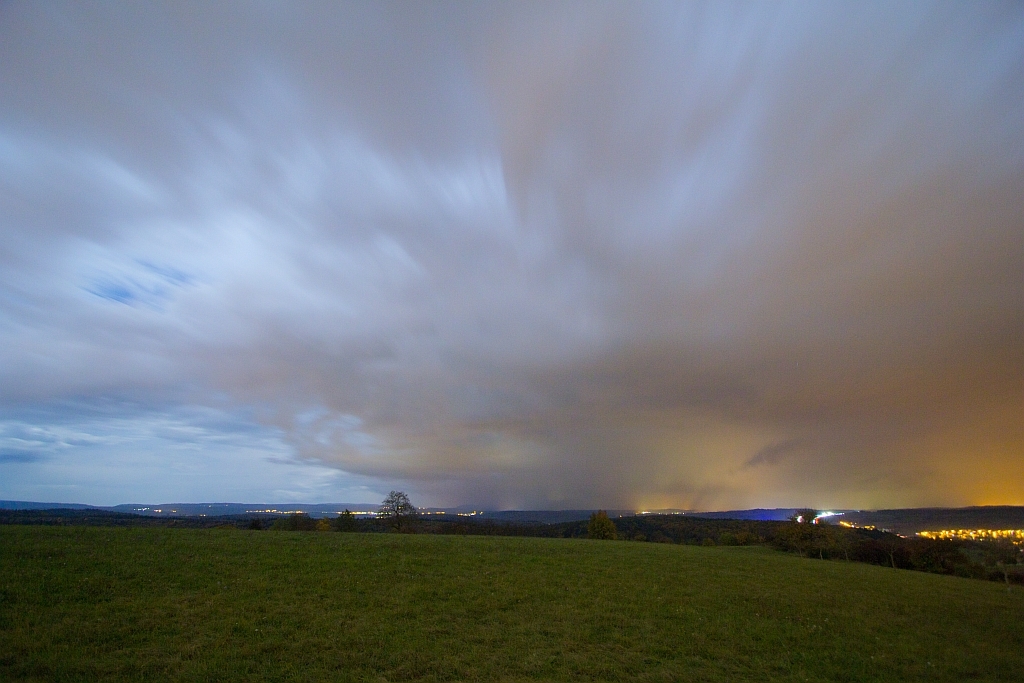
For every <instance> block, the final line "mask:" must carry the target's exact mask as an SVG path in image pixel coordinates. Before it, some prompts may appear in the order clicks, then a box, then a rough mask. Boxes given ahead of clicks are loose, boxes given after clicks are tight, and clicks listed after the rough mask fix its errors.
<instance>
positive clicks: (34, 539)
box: [0, 526, 1024, 681]
mask: <svg viewBox="0 0 1024 683" xmlns="http://www.w3.org/2000/svg"><path fill="white" fill-rule="evenodd" d="M1022 623H1024V591H1021V590H1020V589H1019V588H1014V589H1013V590H1011V591H1009V592H1008V591H1007V589H1006V588H1005V587H1004V586H1000V585H998V584H993V583H987V582H982V581H971V580H967V579H957V578H952V577H945V576H935V575H929V574H922V573H916V572H906V571H895V570H891V569H885V568H881V567H874V566H868V565H861V564H848V563H840V562H821V561H815V560H807V559H803V558H799V557H793V556H788V555H784V554H780V553H774V552H771V551H767V550H764V549H761V548H699V547H689V546H672V545H661V544H654V543H626V542H600V541H582V540H561V539H536V538H481V537H453V536H403V535H380V534H338V533H301V532H299V533H294V532H241V531H215V530H184V529H112V528H81V527H62V528H44V527H15V526H7V527H0V680H5V681H6V680H47V681H50V680H97V679H103V680H140V679H143V678H145V679H151V680H152V679H157V680H170V679H173V680H202V681H207V680H223V681H231V680H237V681H250V680H256V679H263V680H280V681H285V680H296V681H311V680H408V679H414V680H463V679H469V680H519V679H533V680H538V679H539V680H549V679H550V680H570V679H571V680H625V679H633V680H652V681H661V680H666V681H668V680H689V681H718V680H721V681H736V680H758V681H760V680H780V681H790V680H792V681H804V680H814V681H820V680H834V681H860V680H950V681H952V680H971V679H978V680H1006V681H1011V680H1015V681H1019V680H1021V678H1022V676H1024V628H1022Z"/></svg>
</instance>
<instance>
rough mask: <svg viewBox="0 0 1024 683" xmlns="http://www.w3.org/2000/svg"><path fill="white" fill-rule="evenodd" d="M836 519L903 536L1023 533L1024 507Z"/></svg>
mask: <svg viewBox="0 0 1024 683" xmlns="http://www.w3.org/2000/svg"><path fill="white" fill-rule="evenodd" d="M839 519H842V520H844V521H847V522H852V523H854V524H857V525H860V526H867V525H871V526H875V527H878V528H879V529H891V530H892V531H895V532H897V533H900V534H903V535H905V536H909V535H911V534H915V533H917V532H918V531H938V530H940V529H1024V506H1014V505H988V506H979V507H966V508H910V509H905V510H870V511H868V510H865V511H854V512H847V513H846V514H844V515H843V516H842V517H840V518H839Z"/></svg>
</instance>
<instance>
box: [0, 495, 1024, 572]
mask: <svg viewBox="0 0 1024 683" xmlns="http://www.w3.org/2000/svg"><path fill="white" fill-rule="evenodd" d="M593 521H594V520H593V519H592V520H590V521H588V520H580V521H573V522H560V523H557V524H543V523H539V522H502V521H495V520H488V519H483V520H480V519H475V518H473V517H461V516H450V517H447V516H446V517H442V516H440V515H438V516H434V515H431V516H414V515H410V516H408V517H407V518H405V521H404V522H403V523H402V524H401V525H400V526H397V525H395V524H394V521H393V520H391V519H386V518H381V519H375V518H369V519H367V518H360V517H358V516H356V515H353V514H351V513H348V514H342V515H339V516H337V517H335V518H333V519H329V518H321V519H315V518H312V517H309V516H308V515H305V514H289V515H229V516H222V517H174V518H158V517H146V516H142V515H132V514H125V513H117V512H107V511H95V510H67V509H59V510H0V524H43V525H87V526H125V527H179V528H222V529H246V530H271V531H342V532H357V533H407V534H456V535H467V536H531V537H543V538H588V537H593V535H594V534H593V528H592V523H593ZM610 522H611V523H612V524H614V527H615V534H614V537H616V538H618V539H620V542H621V541H631V542H649V543H676V544H687V545H703V546H752V545H760V546H767V547H771V548H774V549H776V550H780V551H785V552H791V553H797V554H800V555H804V556H807V557H812V558H816V559H822V560H842V561H850V562H866V563H869V564H876V565H881V566H885V567H893V568H896V569H912V570H917V571H924V572H931V573H937V574H948V575H953V576H962V577H969V578H976V579H988V580H992V581H1000V582H1005V583H1007V584H1011V583H1016V584H1022V585H1024V549H1021V548H1020V547H1017V546H1014V545H1012V544H1011V543H1009V542H1002V541H967V540H937V539H928V538H920V537H910V538H905V537H902V536H899V535H897V534H894V533H889V532H885V531H880V530H874V529H862V528H848V527H841V526H831V525H828V524H802V523H797V522H776V521H755V520H732V519H707V518H700V517H692V516H689V515H640V516H635V517H619V518H617V519H611V520H610ZM609 531H610V530H609ZM601 537H602V538H609V537H611V534H610V533H608V532H604V533H603V534H602V535H601Z"/></svg>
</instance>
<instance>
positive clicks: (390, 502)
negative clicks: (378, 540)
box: [377, 491, 416, 529]
mask: <svg viewBox="0 0 1024 683" xmlns="http://www.w3.org/2000/svg"><path fill="white" fill-rule="evenodd" d="M377 516H378V517H381V518H382V519H385V520H387V522H388V523H389V524H390V525H391V526H392V527H394V528H395V529H399V528H401V526H402V523H403V522H405V521H406V520H408V519H409V518H411V517H415V516H416V506H415V505H413V504H412V502H411V501H410V500H409V496H408V495H407V494H406V493H405V491H392V492H391V493H389V494H388V495H387V497H386V498H385V499H384V501H383V502H382V503H381V504H380V508H379V509H378V510H377Z"/></svg>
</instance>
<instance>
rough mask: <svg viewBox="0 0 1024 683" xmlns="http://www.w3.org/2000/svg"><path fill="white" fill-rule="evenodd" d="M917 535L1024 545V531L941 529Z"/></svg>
mask: <svg viewBox="0 0 1024 683" xmlns="http://www.w3.org/2000/svg"><path fill="white" fill-rule="evenodd" d="M917 535H918V536H920V537H921V538H939V539H944V540H953V539H956V540H959V541H1010V542H1011V543H1013V544H1014V545H1024V529H941V530H939V531H918V532H917Z"/></svg>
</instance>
